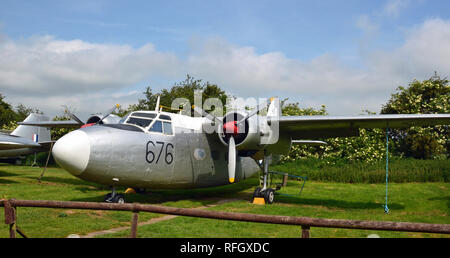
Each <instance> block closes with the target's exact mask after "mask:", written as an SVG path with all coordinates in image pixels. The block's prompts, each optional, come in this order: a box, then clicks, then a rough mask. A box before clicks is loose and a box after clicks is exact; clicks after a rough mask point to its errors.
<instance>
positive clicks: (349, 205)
mask: <svg viewBox="0 0 450 258" xmlns="http://www.w3.org/2000/svg"><path fill="white" fill-rule="evenodd" d="M276 202H278V203H289V204H294V203H295V204H300V205H312V206H323V207H327V208H342V209H380V208H384V206H383V204H381V203H374V202H351V201H342V200H333V199H308V198H306V199H305V198H302V197H301V196H298V197H297V196H283V195H277V196H276ZM388 207H389V209H390V210H403V209H405V206H403V205H400V204H396V203H389V204H388Z"/></svg>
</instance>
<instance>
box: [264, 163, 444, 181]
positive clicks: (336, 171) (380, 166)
mask: <svg viewBox="0 0 450 258" xmlns="http://www.w3.org/2000/svg"><path fill="white" fill-rule="evenodd" d="M271 170H274V171H280V172H287V173H289V174H293V175H299V176H307V177H308V180H313V181H322V182H341V183H370V184H375V183H385V182H386V163H385V161H377V162H372V163H366V162H348V161H340V162H336V161H335V160H333V162H329V161H327V160H322V159H315V158H308V159H298V160H296V161H292V162H283V163H281V164H277V165H274V166H271ZM449 181H450V160H448V159H446V160H419V159H393V160H390V161H389V182H395V183H406V182H449Z"/></svg>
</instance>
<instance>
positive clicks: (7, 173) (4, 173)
mask: <svg viewBox="0 0 450 258" xmlns="http://www.w3.org/2000/svg"><path fill="white" fill-rule="evenodd" d="M7 176H17V174H14V173H10V172H6V171H3V170H0V177H7Z"/></svg>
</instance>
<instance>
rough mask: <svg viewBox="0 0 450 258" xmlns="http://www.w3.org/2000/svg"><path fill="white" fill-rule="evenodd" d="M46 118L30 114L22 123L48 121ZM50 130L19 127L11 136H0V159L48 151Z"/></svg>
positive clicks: (26, 126) (25, 126)
mask: <svg viewBox="0 0 450 258" xmlns="http://www.w3.org/2000/svg"><path fill="white" fill-rule="evenodd" d="M48 120H49V119H48V117H46V116H44V115H40V114H35V113H32V114H30V115H28V116H27V118H25V120H23V122H36V121H48ZM50 145H51V139H50V129H49V128H42V127H39V126H28V125H19V126H17V128H16V129H15V130H14V131H12V133H11V134H0V158H17V157H23V156H26V155H29V154H33V153H36V152H42V151H48V150H49V149H50Z"/></svg>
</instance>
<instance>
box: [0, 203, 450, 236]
mask: <svg viewBox="0 0 450 258" xmlns="http://www.w3.org/2000/svg"><path fill="white" fill-rule="evenodd" d="M1 206H3V207H4V212H5V224H7V225H9V228H10V237H11V238H14V237H15V236H16V235H15V233H16V232H17V233H19V234H20V235H21V236H23V237H26V235H25V233H24V232H23V230H21V229H20V228H19V227H17V225H16V208H17V207H35V208H61V209H88V210H115V211H130V212H133V216H132V221H131V235H130V237H136V236H137V224H138V213H139V212H151V213H161V214H170V215H179V216H189V217H198V218H210V219H223V220H234V221H245V222H257V223H269V224H282V225H296V226H301V228H302V237H303V238H309V231H310V228H311V227H326V228H343V229H365V230H386V231H406V232H421V233H438V234H450V224H429V223H411V222H389V221H362V220H342V219H321V218H309V217H294V216H274V215H262V214H250V213H235V212H219V211H208V210H199V209H188V208H174V207H165V206H157V205H143V204H139V203H124V204H118V203H96V202H71V201H43V200H15V199H9V200H0V207H1Z"/></svg>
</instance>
